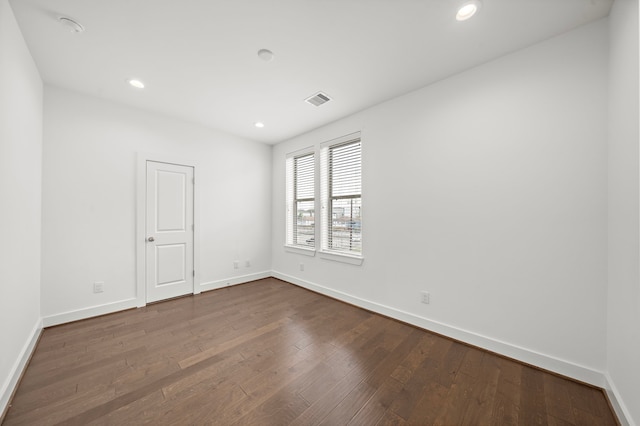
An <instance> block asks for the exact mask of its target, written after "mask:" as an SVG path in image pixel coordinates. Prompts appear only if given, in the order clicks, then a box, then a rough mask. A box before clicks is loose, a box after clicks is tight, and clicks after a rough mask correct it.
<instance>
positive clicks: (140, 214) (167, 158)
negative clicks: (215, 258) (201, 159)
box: [135, 152, 200, 308]
mask: <svg viewBox="0 0 640 426" xmlns="http://www.w3.org/2000/svg"><path fill="white" fill-rule="evenodd" d="M147 161H154V162H156V163H168V164H176V165H178V166H186V167H193V179H194V181H195V182H196V183H198V162H197V161H195V160H190V159H185V158H180V157H177V156H175V155H171V154H154V153H148V152H138V153H137V159H136V174H137V185H136V238H135V242H136V306H137V307H138V308H141V307H143V306H146V305H147V286H146V262H147V260H146V256H145V250H146V246H147V244H146V241H147V223H146V222H147V215H146V212H147V205H146V201H147ZM199 187H200V185H198V184H196V185H194V186H193V227H194V231H193V269H194V271H195V274H194V277H193V292H192V294H199V293H200V238H199V236H200V209H199V201H200V191H199Z"/></svg>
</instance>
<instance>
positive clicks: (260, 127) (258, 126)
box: [254, 121, 264, 129]
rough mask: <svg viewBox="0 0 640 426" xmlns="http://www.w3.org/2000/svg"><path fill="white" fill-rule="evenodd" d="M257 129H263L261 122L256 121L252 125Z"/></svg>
mask: <svg viewBox="0 0 640 426" xmlns="http://www.w3.org/2000/svg"><path fill="white" fill-rule="evenodd" d="M254 126H256V127H257V128H258V129H262V128H263V127H264V123H263V122H262V121H256V123H255V124H254Z"/></svg>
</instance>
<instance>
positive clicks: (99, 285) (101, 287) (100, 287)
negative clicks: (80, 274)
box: [93, 281, 104, 293]
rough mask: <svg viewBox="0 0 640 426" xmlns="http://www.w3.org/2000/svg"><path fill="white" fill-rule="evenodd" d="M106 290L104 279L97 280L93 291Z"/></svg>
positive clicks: (100, 291)
mask: <svg viewBox="0 0 640 426" xmlns="http://www.w3.org/2000/svg"><path fill="white" fill-rule="evenodd" d="M103 291H104V281H96V282H94V283H93V292H94V293H102V292H103Z"/></svg>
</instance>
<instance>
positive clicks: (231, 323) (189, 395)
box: [3, 279, 616, 426]
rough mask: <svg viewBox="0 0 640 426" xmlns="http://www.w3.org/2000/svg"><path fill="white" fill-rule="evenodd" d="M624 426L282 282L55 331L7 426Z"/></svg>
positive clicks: (473, 356)
mask: <svg viewBox="0 0 640 426" xmlns="http://www.w3.org/2000/svg"><path fill="white" fill-rule="evenodd" d="M146 423H150V424H158V425H159V424H163V425H164V424H180V425H189V424H220V425H233V424H238V425H285V424H292V425H316V424H317V425H409V424H411V425H432V424H433V425H511V424H514V425H515V424H521V425H615V424H616V419H615V417H614V415H613V414H612V412H611V409H610V408H609V405H608V403H607V401H606V399H605V397H604V394H603V392H602V391H601V390H599V389H594V388H592V387H589V386H585V385H582V384H579V383H576V382H573V381H571V380H567V379H564V378H561V377H558V376H555V375H553V374H549V373H546V372H543V371H540V370H538V369H535V368H531V367H528V366H526V365H523V364H521V363H518V362H515V361H513V360H509V359H506V358H502V357H500V356H497V355H494V354H491V353H488V352H485V351H483V350H480V349H477V348H474V347H470V346H467V345H464V344H461V343H458V342H455V341H453V340H449V339H447V338H444V337H441V336H438V335H435V334H431V333H429V332H426V331H422V330H419V329H417V328H414V327H411V326H409V325H405V324H402V323H399V322H396V321H394V320H391V319H388V318H385V317H382V316H379V315H376V314H373V313H370V312H367V311H364V310H361V309H358V308H355V307H352V306H349V305H346V304H343V303H340V302H337V301H335V300H332V299H329V298H326V297H323V296H321V295H318V294H315V293H312V292H309V291H307V290H304V289H302V288H299V287H296V286H293V285H291V284H287V283H284V282H282V281H279V280H276V279H265V280H260V281H255V282H252V283H248V284H244V285H239V286H235V287H228V288H225V289H221V290H216V291H212V292H209V293H204V294H201V295H198V296H195V297H184V298H180V299H175V300H171V301H167V302H162V303H157V304H153V305H149V306H147V307H145V308H142V309H137V310H130V311H125V312H120V313H117V314H112V315H108V316H103V317H99V318H94V319H89V320H84V321H80V322H76V323H71V324H66V325H62V326H58V327H54V328H50V329H46V330H44V332H43V334H42V337H41V339H40V342H39V343H38V346H37V349H36V351H35V353H34V355H33V358H32V360H31V363H30V364H29V366H28V368H27V370H26V372H25V374H24V377H23V379H22V381H21V383H20V386H19V388H18V390H17V392H16V395H15V397H14V399H13V403H12V406H11V408H10V409H9V411H8V413H7V416H6V418H5V421H4V423H3V424H4V425H7V426H9V425H21V424H22V425H25V424H26V425H55V424H69V425H129V424H136V425H137V424H146Z"/></svg>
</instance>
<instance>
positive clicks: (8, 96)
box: [0, 0, 42, 415]
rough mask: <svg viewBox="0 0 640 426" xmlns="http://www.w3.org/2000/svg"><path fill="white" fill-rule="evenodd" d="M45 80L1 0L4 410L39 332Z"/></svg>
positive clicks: (0, 399)
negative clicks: (43, 92) (43, 95)
mask: <svg viewBox="0 0 640 426" xmlns="http://www.w3.org/2000/svg"><path fill="white" fill-rule="evenodd" d="M41 158H42V81H41V79H40V75H39V74H38V70H37V69H36V66H35V64H34V62H33V59H32V58H31V55H30V53H29V50H28V49H27V46H26V44H25V42H24V40H23V38H22V34H21V33H20V30H19V29H18V25H17V23H16V21H15V18H14V16H13V12H12V10H11V7H10V6H9V3H8V2H7V0H0V206H1V207H0V235H1V236H2V244H0V336H2V343H0V347H1V349H0V415H1V414H2V411H3V410H4V408H5V406H6V404H7V401H8V398H9V396H10V394H11V392H12V391H13V387H14V386H15V382H16V380H17V378H18V376H19V374H20V372H21V370H22V366H23V363H24V361H26V357H28V355H29V353H30V348H31V347H32V344H33V343H34V339H35V338H37V336H38V334H39V331H40V324H41V321H40V195H41V171H40V170H41Z"/></svg>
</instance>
